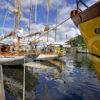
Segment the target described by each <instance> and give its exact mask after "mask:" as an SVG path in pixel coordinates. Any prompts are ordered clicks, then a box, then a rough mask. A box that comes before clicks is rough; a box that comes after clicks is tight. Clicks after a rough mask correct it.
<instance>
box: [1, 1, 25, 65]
mask: <svg viewBox="0 0 100 100" xmlns="http://www.w3.org/2000/svg"><path fill="white" fill-rule="evenodd" d="M15 1H16V0H15ZM14 3H15V4H14V6H15V8H14V15H17V16H18V30H20V0H18V10H17V9H16V2H14ZM15 19H16V16H14V31H13V32H10V33H9V34H6V35H4V36H1V37H0V41H1V40H3V39H6V38H8V37H10V36H13V37H14V36H15V28H16V23H15V22H16V21H15ZM19 41H20V38H19V37H18V43H17V50H16V51H15V50H14V47H15V45H13V49H12V50H11V48H12V47H11V45H9V44H1V45H0V64H1V65H16V64H17V65H19V64H23V63H24V55H23V54H21V53H20V52H19V46H20V42H19Z"/></svg>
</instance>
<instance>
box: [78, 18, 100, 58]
mask: <svg viewBox="0 0 100 100" xmlns="http://www.w3.org/2000/svg"><path fill="white" fill-rule="evenodd" d="M78 27H79V30H80V32H81V34H82V36H83V38H84V41H85V43H86V46H87V48H88V50H89V53H91V54H93V55H95V56H100V34H98V33H96V32H95V30H96V29H97V28H100V17H96V18H94V19H91V20H89V21H86V22H83V23H81V24H79V25H78Z"/></svg>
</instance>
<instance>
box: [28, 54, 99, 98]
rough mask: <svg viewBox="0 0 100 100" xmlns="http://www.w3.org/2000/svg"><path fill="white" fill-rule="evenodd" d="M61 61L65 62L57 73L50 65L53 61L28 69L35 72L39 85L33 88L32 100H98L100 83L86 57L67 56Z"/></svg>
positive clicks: (55, 68) (80, 55) (38, 63)
mask: <svg viewBox="0 0 100 100" xmlns="http://www.w3.org/2000/svg"><path fill="white" fill-rule="evenodd" d="M61 59H62V60H63V61H64V62H66V63H65V64H64V70H62V71H59V69H58V68H57V67H58V66H55V65H54V66H52V64H50V63H53V64H54V63H55V61H54V62H53V61H50V62H36V64H35V62H34V65H33V66H32V64H31V68H33V69H31V68H30V66H29V67H28V68H29V69H30V70H31V72H33V73H35V72H36V70H37V73H38V75H39V77H38V82H39V84H38V85H37V87H36V88H33V91H34V92H35V98H34V99H36V100H52V98H53V99H54V100H100V81H99V80H98V77H97V75H96V70H95V67H93V64H92V63H91V61H90V60H89V59H88V55H86V54H75V55H73V54H70V55H69V54H67V55H66V56H65V57H62V58H61ZM57 64H58V61H57ZM59 65H60V64H59ZM36 66H37V69H36ZM60 66H61V65H60ZM44 68H45V70H44ZM40 69H43V70H40ZM54 70H56V71H54ZM57 70H58V71H57ZM31 100H32V99H31Z"/></svg>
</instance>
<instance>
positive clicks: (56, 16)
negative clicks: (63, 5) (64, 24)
mask: <svg viewBox="0 0 100 100" xmlns="http://www.w3.org/2000/svg"><path fill="white" fill-rule="evenodd" d="M57 18H58V0H56V27H55V42H56V34H57V22H58V20H57Z"/></svg>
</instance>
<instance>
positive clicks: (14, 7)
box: [14, 0, 17, 32]
mask: <svg viewBox="0 0 100 100" xmlns="http://www.w3.org/2000/svg"><path fill="white" fill-rule="evenodd" d="M16 3H17V2H16V0H14V32H15V31H16Z"/></svg>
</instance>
